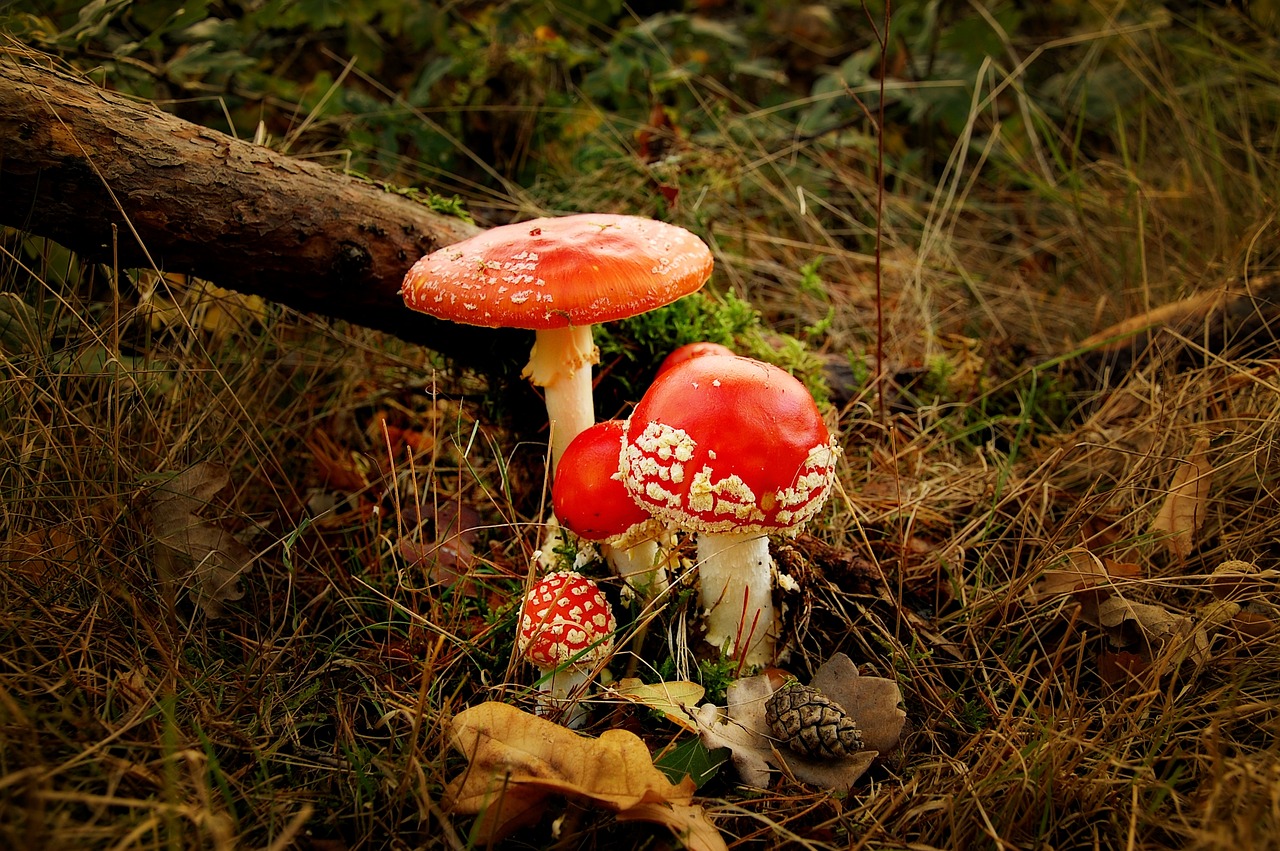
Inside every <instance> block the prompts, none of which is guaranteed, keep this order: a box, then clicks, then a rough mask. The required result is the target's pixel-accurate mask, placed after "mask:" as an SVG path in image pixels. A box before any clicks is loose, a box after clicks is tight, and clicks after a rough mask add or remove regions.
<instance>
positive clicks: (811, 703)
mask: <svg viewBox="0 0 1280 851" xmlns="http://www.w3.org/2000/svg"><path fill="white" fill-rule="evenodd" d="M764 720H765V721H766V722H767V723H768V724H769V729H770V730H772V731H773V734H774V735H775V736H777V737H778V738H779V739H781V740H782V741H783V742H785V743H786V744H787V746H788V747H790V748H791V749H792V750H793V751H795V752H796V753H798V754H800V755H801V756H810V757H830V758H832V759H840V758H843V757H846V756H852V755H853V754H854V753H856V752H858V751H860V750H862V731H861V730H859V729H858V725H857V724H856V723H854V720H853V719H852V718H851V717H849V713H848V712H845V711H844V709H842V708H841V707H840V705H839V704H838V703H836V702H835V701H833V700H832V699H831V698H829V697H827V696H826V695H824V694H823V693H822V692H820V691H818V690H817V689H816V688H811V687H810V686H802V685H800V684H799V683H794V682H793V683H788V684H787V685H784V686H783V687H782V688H780V689H778V690H777V691H775V692H774V693H773V694H772V695H771V696H770V697H769V699H768V700H767V701H765V704H764Z"/></svg>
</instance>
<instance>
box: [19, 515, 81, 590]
mask: <svg viewBox="0 0 1280 851" xmlns="http://www.w3.org/2000/svg"><path fill="white" fill-rule="evenodd" d="M69 528H70V526H69V524H65V523H64V524H61V525H58V526H51V527H49V528H47V529H35V530H34V531H31V532H27V533H26V534H24V535H14V536H13V537H12V538H11V539H10V540H9V541H8V542H6V543H5V544H3V545H0V564H3V565H4V566H5V569H7V570H10V571H13V572H15V573H21V574H25V575H26V576H27V577H28V578H29V579H34V580H37V581H46V580H48V579H51V578H52V577H53V576H55V575H56V574H57V573H58V572H60V571H64V570H68V569H75V567H76V566H77V565H79V564H81V563H83V562H84V560H85V555H86V553H85V548H84V546H83V545H82V541H81V538H80V537H78V536H76V535H75V534H73V533H72V532H71V531H68V530H69Z"/></svg>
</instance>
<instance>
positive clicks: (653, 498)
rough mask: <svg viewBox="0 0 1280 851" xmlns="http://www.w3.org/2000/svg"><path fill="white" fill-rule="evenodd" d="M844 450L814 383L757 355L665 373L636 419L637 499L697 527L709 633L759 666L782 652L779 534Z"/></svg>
mask: <svg viewBox="0 0 1280 851" xmlns="http://www.w3.org/2000/svg"><path fill="white" fill-rule="evenodd" d="M839 455H840V449H839V447H838V446H837V445H836V442H835V439H834V438H832V437H831V435H830V433H829V432H828V431H827V426H826V423H824V422H823V419H822V414H821V413H820V412H819V410H818V406H817V404H816V403H815V402H814V400H813V397H812V396H811V395H810V394H809V391H808V390H807V389H805V386H804V385H803V384H801V383H800V382H799V381H798V380H797V379H796V378H795V377H794V376H792V375H791V374H790V373H788V372H786V371H785V370H783V369H780V368H779V367H776V366H773V365H771V364H767V363H763V362H761V361H757V360H753V359H751V358H744V357H735V356H723V355H708V356H706V357H699V358H693V359H691V360H687V361H685V362H684V363H681V364H678V365H677V366H674V367H672V368H671V369H669V370H668V371H666V372H664V373H663V374H662V375H660V376H658V378H656V379H655V380H654V382H653V384H652V385H650V387H649V389H648V391H646V392H645V394H644V397H643V398H641V400H640V402H639V404H637V405H636V408H635V411H634V412H633V413H632V415H631V419H630V420H628V423H627V431H626V442H625V444H624V447H623V453H622V457H621V459H620V464H621V470H622V481H623V484H625V485H626V488H627V490H628V492H629V493H630V494H631V497H632V499H634V500H636V502H637V503H639V504H640V505H641V506H643V507H644V508H645V509H647V510H648V511H649V512H650V513H652V514H653V515H655V516H657V517H661V518H663V519H665V520H667V521H668V522H669V523H671V524H672V525H675V526H678V527H680V528H684V529H688V530H690V531H692V532H695V533H697V538H698V574H699V585H700V592H701V601H702V605H703V607H704V608H705V609H706V612H707V620H706V625H707V634H706V640H707V641H708V642H710V643H711V644H712V645H713V646H715V647H717V648H721V649H725V650H726V651H727V652H728V654H729V655H730V656H731V657H732V658H735V659H739V660H741V661H743V662H745V663H746V664H748V665H767V664H769V663H770V662H772V661H773V660H774V655H775V645H776V641H777V637H778V636H777V623H776V618H775V615H774V607H773V595H772V581H773V571H774V563H773V557H772V556H771V555H770V554H769V540H768V537H767V535H769V534H771V533H794V532H796V531H798V530H799V529H800V527H801V526H803V525H804V524H805V523H806V522H808V520H809V519H810V518H811V517H813V516H814V515H815V514H816V513H817V512H818V510H819V509H820V508H821V507H822V505H823V503H824V502H826V499H827V495H828V493H829V492H830V490H831V484H832V481H833V480H834V477H835V467H836V460H837V459H838V458H839Z"/></svg>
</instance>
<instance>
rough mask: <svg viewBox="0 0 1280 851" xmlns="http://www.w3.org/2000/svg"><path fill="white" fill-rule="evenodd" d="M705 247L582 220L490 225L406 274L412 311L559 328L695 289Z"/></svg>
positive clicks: (623, 220)
mask: <svg viewBox="0 0 1280 851" xmlns="http://www.w3.org/2000/svg"><path fill="white" fill-rule="evenodd" d="M711 266H712V257H711V250H710V249H709V248H707V246H706V243H704V242H703V241H702V240H701V239H699V238H698V237H697V236H695V235H693V234H692V233H690V232H689V231H687V230H685V229H684V228H682V227H678V226H676V225H671V224H667V223H666V222H659V221H656V220H654V219H646V218H642V217H640V216H619V215H613V214H607V213H583V214H579V215H574V216H564V217H561V218H554V219H534V220H532V221H528V222H520V223H518V224H512V225H503V226H501V227H496V228H492V229H491V230H487V231H485V232H484V233H482V234H478V235H477V236H473V237H471V238H470V239H466V240H463V241H462V242H459V243H456V244H454V245H450V246H446V247H445V248H441V249H439V250H437V251H433V252H431V253H430V254H428V255H427V256H425V257H423V258H422V259H421V260H419V261H418V262H417V263H415V264H414V265H413V268H411V269H410V270H409V272H408V274H407V275H405V279H404V286H403V287H401V290H400V294H401V295H402V296H404V301H405V304H406V305H408V306H409V307H410V308H412V309H413V310H418V311H421V312H423V313H428V314H430V315H432V316H435V317H438V318H440V319H450V320H453V321H454V322H462V323H465V324H467V325H483V326H486V327H489V328H532V329H535V330H538V329H544V328H564V327H567V326H569V325H593V324H595V323H596V322H609V321H611V320H615V319H623V318H626V317H628V316H635V315H637V314H640V313H644V312H645V311H648V310H653V309H654V308H655V307H661V306H662V305H664V304H670V303H671V302H673V301H675V300H676V299H678V298H680V297H681V296H683V295H688V294H689V293H691V292H694V291H695V290H697V289H698V288H699V287H701V286H702V285H703V284H704V283H706V281H707V278H709V277H710V276H711Z"/></svg>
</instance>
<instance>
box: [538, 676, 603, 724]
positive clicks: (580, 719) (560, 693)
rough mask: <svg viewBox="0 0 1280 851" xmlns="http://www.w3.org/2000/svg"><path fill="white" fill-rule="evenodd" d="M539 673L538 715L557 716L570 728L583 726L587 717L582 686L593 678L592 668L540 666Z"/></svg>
mask: <svg viewBox="0 0 1280 851" xmlns="http://www.w3.org/2000/svg"><path fill="white" fill-rule="evenodd" d="M538 672H539V673H541V674H542V679H541V680H540V681H539V682H538V691H539V695H538V714H539V715H549V716H557V717H559V719H560V720H561V721H562V723H563V724H564V725H565V726H566V727H568V728H569V729H571V730H576V729H578V728H580V727H581V726H582V725H583V723H584V722H585V721H586V720H587V707H586V704H584V703H582V694H583V691H584V689H583V686H584V685H586V684H587V681H588V680H590V679H591V670H590V669H589V668H579V667H578V666H577V665H565V666H562V667H559V668H539V669H538Z"/></svg>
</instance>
